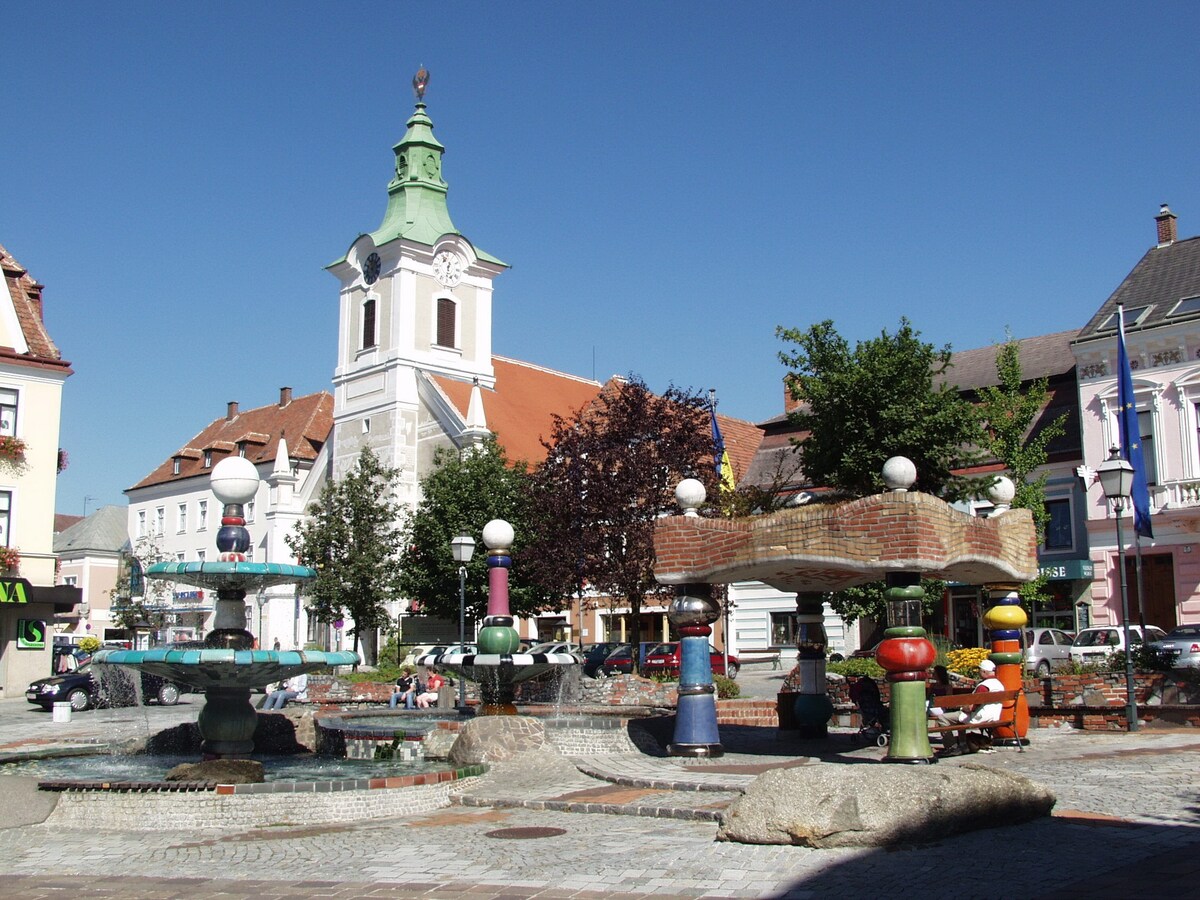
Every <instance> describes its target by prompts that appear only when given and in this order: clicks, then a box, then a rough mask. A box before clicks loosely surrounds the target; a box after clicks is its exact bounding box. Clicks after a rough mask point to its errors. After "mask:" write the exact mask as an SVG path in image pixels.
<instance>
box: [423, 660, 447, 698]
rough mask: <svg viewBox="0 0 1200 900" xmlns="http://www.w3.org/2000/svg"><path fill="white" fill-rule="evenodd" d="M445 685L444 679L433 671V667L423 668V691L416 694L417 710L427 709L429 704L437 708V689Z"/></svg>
mask: <svg viewBox="0 0 1200 900" xmlns="http://www.w3.org/2000/svg"><path fill="white" fill-rule="evenodd" d="M445 683H446V679H445V678H443V677H442V676H441V675H439V674H438V673H437V672H435V671H434V670H433V666H426V667H425V690H424V691H422V692H421V693H419V694H417V708H418V709H428V708H429V705H430V704H433V705H434V706H437V699H438V689H439V688H441V686H442V685H443V684H445Z"/></svg>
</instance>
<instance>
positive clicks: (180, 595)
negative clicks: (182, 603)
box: [175, 591, 204, 600]
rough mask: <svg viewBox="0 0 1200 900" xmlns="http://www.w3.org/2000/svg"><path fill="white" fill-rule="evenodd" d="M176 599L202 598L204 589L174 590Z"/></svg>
mask: <svg viewBox="0 0 1200 900" xmlns="http://www.w3.org/2000/svg"><path fill="white" fill-rule="evenodd" d="M175 599H176V600H203V599H204V591H176V592H175Z"/></svg>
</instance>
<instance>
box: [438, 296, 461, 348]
mask: <svg viewBox="0 0 1200 900" xmlns="http://www.w3.org/2000/svg"><path fill="white" fill-rule="evenodd" d="M456 317H457V309H456V304H455V302H454V301H453V300H451V299H450V298H449V297H439V298H438V302H437V345H438V346H439V347H457V346H458V343H457V341H456V338H457V334H456V329H455V319H456Z"/></svg>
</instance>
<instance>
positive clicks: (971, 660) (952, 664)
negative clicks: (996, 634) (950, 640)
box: [946, 647, 992, 678]
mask: <svg viewBox="0 0 1200 900" xmlns="http://www.w3.org/2000/svg"><path fill="white" fill-rule="evenodd" d="M991 652H992V651H991V650H990V649H988V648H987V647H963V648H962V649H960V650H951V651H950V652H949V653H948V654H946V655H947V657H948V658H949V662H948V663H947V664H946V668H947V669H949V670H950V671H951V672H957V673H958V674H959V675H966V676H968V677H970V678H978V677H979V664H980V663H981V662H983V661H984V660H985V659H987V658H988V656H990V655H991Z"/></svg>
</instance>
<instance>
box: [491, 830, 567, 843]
mask: <svg viewBox="0 0 1200 900" xmlns="http://www.w3.org/2000/svg"><path fill="white" fill-rule="evenodd" d="M566 833H567V829H565V828H497V829H496V830H495V831H487V832H484V835H483V836H484V837H490V838H502V839H504V840H509V841H531V840H535V839H536V838H548V837H558V836H559V835H560V834H566Z"/></svg>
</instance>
